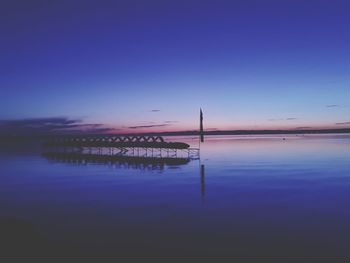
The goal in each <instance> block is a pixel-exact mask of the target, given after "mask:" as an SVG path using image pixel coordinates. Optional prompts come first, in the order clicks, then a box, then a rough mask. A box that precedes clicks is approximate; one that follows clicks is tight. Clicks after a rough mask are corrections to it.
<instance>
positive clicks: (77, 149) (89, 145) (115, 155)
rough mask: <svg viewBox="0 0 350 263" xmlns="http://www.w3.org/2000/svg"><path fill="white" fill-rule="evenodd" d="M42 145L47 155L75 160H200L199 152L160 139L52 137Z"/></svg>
mask: <svg viewBox="0 0 350 263" xmlns="http://www.w3.org/2000/svg"><path fill="white" fill-rule="evenodd" d="M43 146H44V147H45V150H44V155H46V156H51V157H54V156H56V157H57V156H59V157H60V158H63V157H64V158H66V157H67V158H68V159H70V158H73V157H74V158H75V159H77V160H83V159H89V160H90V161H91V160H105V161H107V162H109V161H115V160H123V161H125V160H128V161H142V162H144V161H145V160H146V159H148V161H149V162H158V163H159V162H163V163H164V162H166V163H169V162H170V161H171V160H172V162H174V163H179V162H180V163H181V162H184V161H189V160H192V159H198V158H199V149H197V148H190V145H188V144H187V143H183V142H165V141H164V139H163V138H162V137H160V136H117V135H94V136H91V135H89V136H87V135H86V136H54V137H50V138H48V139H47V140H46V141H45V142H44V143H43ZM175 159H176V160H175Z"/></svg>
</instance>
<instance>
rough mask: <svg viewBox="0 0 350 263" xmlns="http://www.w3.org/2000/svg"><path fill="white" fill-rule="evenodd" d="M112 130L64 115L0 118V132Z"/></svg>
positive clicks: (100, 131)
mask: <svg viewBox="0 0 350 263" xmlns="http://www.w3.org/2000/svg"><path fill="white" fill-rule="evenodd" d="M112 130H114V129H110V128H105V127H103V125H102V124H96V123H82V120H81V119H69V118H66V117H52V118H28V119H16V120H0V134H17V135H38V134H51V133H67V132H70V133H71V132H75V133H77V132H89V133H95V132H99V133H104V132H107V131H112Z"/></svg>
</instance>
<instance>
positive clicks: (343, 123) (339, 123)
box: [335, 121, 350, 125]
mask: <svg viewBox="0 0 350 263" xmlns="http://www.w3.org/2000/svg"><path fill="white" fill-rule="evenodd" d="M347 124H350V121H347V122H337V123H336V124H335V125H347Z"/></svg>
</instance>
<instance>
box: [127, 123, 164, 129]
mask: <svg viewBox="0 0 350 263" xmlns="http://www.w3.org/2000/svg"><path fill="white" fill-rule="evenodd" d="M169 125H170V124H154V125H139V126H129V127H128V128H129V129H142V128H155V127H164V126H169Z"/></svg>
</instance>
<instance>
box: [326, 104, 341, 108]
mask: <svg viewBox="0 0 350 263" xmlns="http://www.w3.org/2000/svg"><path fill="white" fill-rule="evenodd" d="M335 107H340V105H338V104H330V105H326V108H335Z"/></svg>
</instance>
